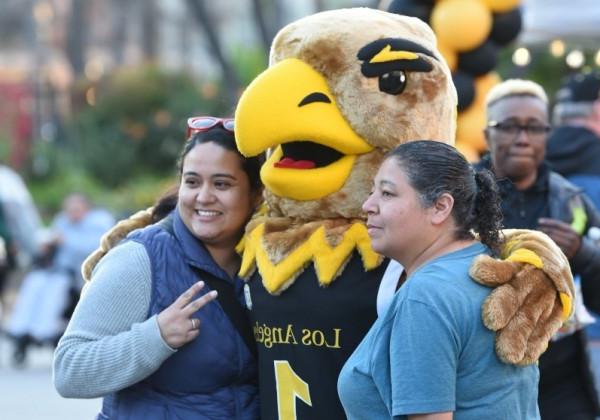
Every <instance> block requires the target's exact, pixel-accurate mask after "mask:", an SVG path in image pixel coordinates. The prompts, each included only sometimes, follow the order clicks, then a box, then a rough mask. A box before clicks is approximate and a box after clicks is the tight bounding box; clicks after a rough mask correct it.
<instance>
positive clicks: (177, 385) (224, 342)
mask: <svg viewBox="0 0 600 420" xmlns="http://www.w3.org/2000/svg"><path fill="white" fill-rule="evenodd" d="M172 217H173V233H170V232H168V231H167V230H165V229H164V228H163V227H162V226H160V225H152V226H149V227H147V228H144V229H142V230H139V231H135V232H133V233H132V234H130V235H129V236H128V239H129V240H133V241H136V242H139V243H141V244H142V245H144V246H145V248H146V250H147V252H148V255H149V257H150V262H151V267H152V297H151V301H150V309H149V312H148V317H151V316H153V315H154V314H158V313H159V312H161V311H162V310H164V309H165V308H166V307H168V306H169V305H171V304H172V303H173V302H174V301H175V300H176V299H177V298H178V297H179V296H180V295H181V294H182V293H183V292H185V291H186V290H187V289H188V288H190V287H191V286H192V284H194V283H195V282H196V281H198V280H199V278H198V277H200V278H202V276H203V275H204V276H209V275H210V276H212V277H213V278H217V279H218V280H220V281H225V282H234V281H235V282H238V286H239V287H238V290H240V291H241V280H239V279H235V280H234V279H231V278H230V277H229V276H228V275H227V274H226V273H225V272H224V271H223V270H222V269H221V268H220V267H219V266H218V265H217V264H216V263H215V262H214V260H213V259H212V257H211V256H210V254H209V253H208V251H207V250H206V249H205V248H204V246H203V245H202V243H201V242H200V241H198V240H197V239H196V238H195V237H194V236H193V235H192V234H191V232H190V231H189V230H188V229H187V228H186V226H185V225H184V224H183V221H182V220H181V218H180V217H179V215H178V212H177V210H175V211H174V212H173V213H172ZM192 267H194V269H193V268H192ZM209 290H210V289H209V287H208V286H205V287H204V289H203V290H202V291H201V292H200V294H203V293H207V292H208V291H209ZM194 317H196V318H198V319H200V322H201V325H202V327H201V329H200V335H199V336H198V337H197V338H196V339H195V340H193V341H191V342H189V343H187V344H186V345H184V346H183V347H181V348H180V349H179V350H178V351H177V352H176V353H175V354H173V355H172V356H171V357H170V358H169V359H167V360H166V361H165V362H164V363H163V364H162V365H161V367H160V368H159V369H158V370H157V371H156V372H154V373H153V374H152V375H150V376H149V377H147V378H146V379H144V380H143V381H141V382H138V383H137V384H135V385H133V386H131V387H129V388H127V389H125V390H123V391H120V392H117V393H116V394H112V395H109V396H108V397H106V398H105V399H104V402H103V407H102V413H101V414H100V415H99V417H98V418H99V419H111V420H112V419H127V420H138V419H139V420H149V419H152V420H167V419H180V420H185V419H194V420H196V419H200V420H202V419H207V420H208V419H211V420H212V419H223V420H225V419H249V420H250V419H257V418H258V417H259V413H258V409H259V407H258V387H257V366H256V361H255V360H254V358H253V356H252V355H251V353H250V351H249V349H248V347H247V346H246V344H245V343H244V341H243V339H242V338H241V336H240V334H239V333H238V332H237V330H236V328H235V327H234V326H233V324H232V323H231V321H230V319H229V318H228V316H227V314H225V312H224V311H223V309H222V307H221V305H220V304H219V302H218V301H217V300H214V301H212V302H210V303H209V304H207V305H206V306H204V307H203V308H202V309H200V311H198V312H197V313H195V314H194Z"/></svg>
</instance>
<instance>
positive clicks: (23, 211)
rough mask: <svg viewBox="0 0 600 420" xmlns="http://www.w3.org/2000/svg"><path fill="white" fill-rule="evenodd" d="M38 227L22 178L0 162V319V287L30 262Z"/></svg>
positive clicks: (35, 213)
mask: <svg viewBox="0 0 600 420" xmlns="http://www.w3.org/2000/svg"><path fill="white" fill-rule="evenodd" d="M40 228H41V220H40V217H39V214H38V211H37V209H36V207H35V204H34V202H33V199H32V198H31V194H30V193H29V191H28V189H27V186H26V185H25V182H24V181H23V179H22V178H21V176H20V175H19V174H18V173H16V172H15V171H14V170H12V169H11V168H9V167H8V166H5V165H2V164H0V320H2V304H3V303H4V299H3V298H4V296H3V291H4V290H5V288H6V287H7V286H9V280H10V278H11V274H12V273H14V272H15V271H17V270H18V269H23V268H26V267H28V266H29V265H30V264H31V262H32V260H33V255H34V253H35V235H36V232H37V231H38V230H39V229H40Z"/></svg>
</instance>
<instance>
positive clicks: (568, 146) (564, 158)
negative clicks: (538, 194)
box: [546, 126, 600, 208]
mask: <svg viewBox="0 0 600 420" xmlns="http://www.w3.org/2000/svg"><path fill="white" fill-rule="evenodd" d="M546 159H547V161H548V163H549V164H550V167H551V168H552V170H554V171H556V172H558V173H559V174H561V175H562V176H564V177H566V178H567V179H568V180H569V181H571V182H572V183H573V184H575V185H577V186H578V187H581V188H582V189H583V190H584V191H585V193H586V195H587V196H589V197H590V199H591V200H592V201H593V202H594V204H595V205H596V207H597V208H600V137H598V136H597V135H596V134H595V133H594V132H592V131H590V130H588V129H587V128H585V127H576V126H563V127H559V128H557V129H556V130H554V132H553V133H552V134H551V135H550V137H549V139H548V143H547V145H546Z"/></svg>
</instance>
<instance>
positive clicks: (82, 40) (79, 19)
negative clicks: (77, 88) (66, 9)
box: [66, 0, 88, 77]
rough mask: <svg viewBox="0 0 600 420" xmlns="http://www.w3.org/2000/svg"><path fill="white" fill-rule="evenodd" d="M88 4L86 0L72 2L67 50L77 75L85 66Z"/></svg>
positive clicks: (76, 75) (74, 72)
mask: <svg viewBox="0 0 600 420" xmlns="http://www.w3.org/2000/svg"><path fill="white" fill-rule="evenodd" d="M87 4H88V2H87V1H86V0H73V1H72V3H71V16H70V17H69V24H68V25H69V26H68V31H67V51H66V52H67V57H68V59H69V63H70V64H71V68H72V69H73V74H75V77H78V76H79V75H81V74H82V73H83V70H84V68H85V47H86V44H87V42H86V41H87V25H86V23H85V19H86V14H87V13H86V11H87Z"/></svg>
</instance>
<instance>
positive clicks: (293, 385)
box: [273, 360, 312, 420]
mask: <svg viewBox="0 0 600 420" xmlns="http://www.w3.org/2000/svg"><path fill="white" fill-rule="evenodd" d="M273 363H274V364H275V383H276V384H277V410H278V414H279V420H296V397H298V398H300V399H301V400H302V401H304V402H305V403H306V404H308V405H309V406H312V402H311V400H310V390H309V388H308V384H307V383H306V382H304V381H303V380H302V379H301V378H300V377H299V376H298V375H297V374H296V372H294V369H292V367H291V366H290V362H288V361H287V360H275V361H274V362H273Z"/></svg>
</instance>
